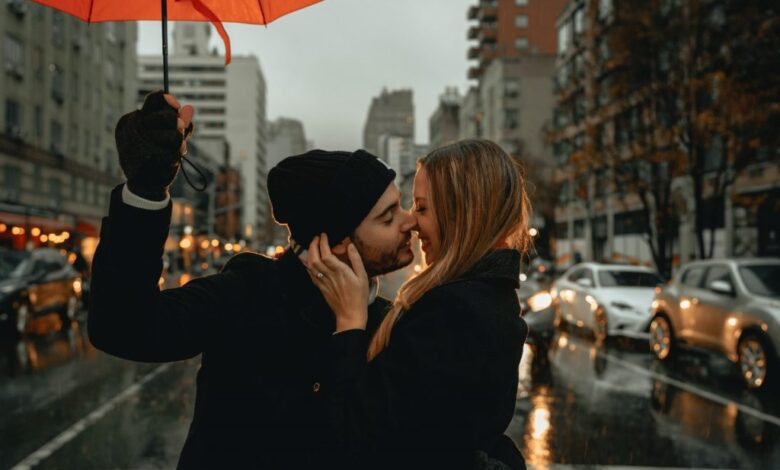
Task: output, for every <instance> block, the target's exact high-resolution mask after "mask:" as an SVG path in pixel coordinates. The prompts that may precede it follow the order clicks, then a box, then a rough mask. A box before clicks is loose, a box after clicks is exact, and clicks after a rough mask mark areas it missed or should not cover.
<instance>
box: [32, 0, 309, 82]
mask: <svg viewBox="0 0 780 470" xmlns="http://www.w3.org/2000/svg"><path fill="white" fill-rule="evenodd" d="M33 1H35V2H36V3H40V4H41V5H45V6H47V7H51V8H54V9H57V10H60V11H62V12H64V13H67V14H69V15H72V16H75V17H76V18H79V19H80V20H82V21H86V22H88V23H97V22H101V21H138V20H162V22H163V61H164V72H165V91H166V92H167V91H168V58H167V56H168V38H167V35H168V29H167V21H168V20H174V21H209V22H211V23H212V24H213V25H214V27H215V28H216V29H217V32H218V33H219V35H220V36H221V37H222V41H223V42H224V43H225V65H227V64H229V63H230V38H229V37H228V35H227V32H225V28H223V27H222V23H223V22H228V23H245V24H268V23H270V22H272V21H274V20H275V19H277V18H279V17H281V16H284V15H286V14H288V13H292V12H294V11H296V10H300V9H301V8H304V7H307V6H309V5H312V4H315V3H318V2H320V1H321V0H33Z"/></svg>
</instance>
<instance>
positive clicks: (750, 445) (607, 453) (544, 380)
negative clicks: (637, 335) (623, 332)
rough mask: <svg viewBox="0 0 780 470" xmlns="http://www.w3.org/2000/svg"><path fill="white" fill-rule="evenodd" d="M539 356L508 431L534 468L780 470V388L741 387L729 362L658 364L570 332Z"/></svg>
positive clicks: (526, 372) (523, 372)
mask: <svg viewBox="0 0 780 470" xmlns="http://www.w3.org/2000/svg"><path fill="white" fill-rule="evenodd" d="M535 353H536V350H535V349H533V348H530V347H529V346H527V347H526V349H525V351H524V358H523V362H521V366H520V370H519V381H518V394H517V398H518V401H517V412H516V416H515V419H514V420H513V422H512V423H511V424H510V427H509V429H508V430H507V433H508V434H509V435H510V436H511V437H512V438H513V439H514V440H515V442H516V443H517V444H518V446H519V447H520V448H521V450H522V452H523V454H524V456H525V458H526V461H527V463H528V465H529V466H532V467H537V468H545V467H549V466H552V465H555V464H574V465H646V466H647V465H649V466H669V467H672V466H694V467H695V466H699V467H719V468H780V466H779V464H778V462H780V442H779V435H780V426H778V425H777V423H780V416H779V414H778V405H779V404H778V403H777V402H778V400H777V399H776V397H777V395H776V391H767V392H765V393H755V392H751V391H748V390H745V389H744V388H741V387H740V382H739V381H738V380H731V379H730V377H732V372H733V371H732V370H730V369H729V366H728V365H724V364H722V363H720V362H718V361H712V362H710V361H707V360H698V359H694V360H683V361H681V362H679V363H676V364H672V365H670V364H660V363H657V362H655V361H654V360H653V359H652V357H651V356H650V354H649V353H648V352H647V350H646V346H645V345H644V344H636V343H631V342H629V341H623V340H620V341H612V342H609V343H608V344H607V345H606V346H596V345H594V344H593V342H592V341H590V340H587V339H583V338H581V337H579V336H578V335H575V334H571V333H568V332H558V333H556V335H555V336H554V337H553V339H552V341H551V344H550V346H549V349H548V354H547V357H546V358H539V357H534V354H535ZM544 359H546V360H544ZM737 379H738V377H737Z"/></svg>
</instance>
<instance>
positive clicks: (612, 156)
mask: <svg viewBox="0 0 780 470" xmlns="http://www.w3.org/2000/svg"><path fill="white" fill-rule="evenodd" d="M671 4H672V3H669V5H671ZM709 6H710V7H717V2H710V4H709ZM619 8H621V3H620V2H619V1H614V2H613V1H611V0H572V1H570V2H569V4H568V5H567V6H566V8H565V10H564V11H563V12H562V14H561V15H560V17H559V19H558V22H557V30H558V45H559V47H558V55H557V60H556V66H555V68H556V71H555V91H556V109H555V112H554V116H553V121H552V130H553V132H552V135H553V138H552V145H553V153H554V159H555V162H556V171H555V177H554V179H555V182H556V187H557V188H559V194H558V197H557V203H556V207H555V222H556V229H555V241H554V251H555V255H556V264H557V265H558V266H559V267H565V266H568V265H571V264H572V263H574V262H576V261H578V260H595V261H610V262H626V263H632V264H644V265H648V266H654V267H656V268H657V269H659V270H662V271H665V270H666V269H665V268H664V269H662V267H659V266H656V263H655V259H654V256H653V250H654V249H655V250H656V251H657V250H658V247H657V245H656V247H653V246H652V245H651V243H657V241H656V240H657V238H655V237H656V236H657V233H658V230H660V228H659V227H658V226H657V225H654V224H653V223H651V222H650V221H654V220H658V219H657V217H658V216H659V214H658V212H660V209H656V207H658V205H659V204H662V203H664V201H659V200H657V199H656V195H655V194H653V193H651V192H645V194H644V195H642V194H640V192H639V190H638V189H636V188H637V187H640V186H641V187H647V186H646V185H642V184H636V183H634V184H633V185H631V184H627V183H626V182H625V181H624V179H622V178H621V175H622V174H623V173H626V172H627V171H626V167H628V168H629V169H631V173H632V174H634V175H635V176H634V178H636V179H638V180H639V181H643V182H645V183H649V182H650V181H653V180H654V179H655V178H667V179H668V180H669V194H668V195H667V196H666V198H667V203H668V209H667V210H668V213H670V214H671V216H670V217H669V218H668V219H667V221H668V228H667V227H663V229H666V230H669V236H668V237H667V239H666V245H665V246H664V249H665V250H667V251H666V253H667V256H668V257H669V259H670V263H671V271H674V270H675V269H676V268H677V267H679V266H680V265H681V264H682V263H685V262H687V261H689V260H692V259H697V258H701V257H706V256H708V255H702V253H700V252H699V249H698V248H697V243H696V240H695V237H696V235H695V225H694V221H695V218H696V217H697V212H700V213H701V214H704V216H703V217H704V218H705V220H704V227H705V230H704V231H703V239H704V243H705V245H710V242H712V246H713V250H712V253H710V254H709V256H713V257H723V256H766V255H772V256H777V255H780V242H778V240H780V223H778V222H777V218H776V217H767V214H770V213H777V211H778V208H780V161H779V160H780V159H778V158H777V156H775V157H774V158H772V154H773V153H775V152H767V156H766V157H765V158H759V159H757V160H756V163H755V164H752V165H750V166H749V167H748V168H747V169H746V170H745V171H743V172H741V173H740V174H739V175H737V177H736V178H735V180H734V183H733V184H731V185H730V186H728V188H727V189H726V191H725V193H724V194H723V197H722V198H720V199H719V198H718V197H717V194H716V193H715V192H714V188H715V186H716V185H715V177H716V175H715V174H716V171H714V169H715V168H716V167H717V166H718V164H717V163H715V162H716V161H717V160H718V159H719V158H720V157H719V155H718V154H719V153H720V152H719V149H718V148H716V146H712V147H710V148H708V149H707V151H706V152H704V153H703V154H702V161H701V162H700V163H699V164H700V165H701V167H700V169H701V171H702V172H703V174H704V176H703V189H702V191H701V195H702V197H703V204H702V205H701V206H700V207H697V205H696V203H695V199H694V182H693V180H692V178H691V176H690V175H685V174H676V175H672V173H671V172H670V171H669V172H667V168H668V165H667V166H663V165H662V164H658V163H653V161H652V160H651V158H650V156H649V155H645V154H644V153H642V152H648V150H647V149H648V148H649V149H650V151H655V152H656V153H655V155H656V157H654V158H658V157H657V155H660V154H661V153H660V152H669V151H672V150H676V151H679V152H681V153H684V152H687V150H686V149H685V148H684V147H682V146H681V145H680V143H679V142H678V141H675V140H674V139H667V138H665V137H663V134H661V133H659V131H658V129H659V128H660V126H659V125H658V123H659V122H662V121H658V119H661V117H663V116H664V114H663V113H661V112H657V111H656V110H657V109H659V108H658V105H657V104H655V105H649V104H648V103H647V102H646V101H644V100H643V99H641V98H637V96H643V95H642V94H641V93H637V94H635V95H631V96H629V95H627V94H616V93H615V92H614V91H612V88H611V87H612V86H614V85H612V84H611V82H613V81H614V77H615V70H616V64H617V62H616V60H615V55H616V54H615V51H614V50H612V45H613V44H614V41H612V40H611V39H610V34H611V31H613V30H614V28H615V25H616V22H617V21H619V19H620V16H619V14H618V13H619V12H620V10H619ZM671 50H673V51H678V52H677V53H678V54H681V57H680V58H679V60H684V53H683V52H681V51H683V50H684V48H683V47H682V46H681V45H679V44H677V45H673V47H672V48H671ZM660 64H661V65H662V66H663V64H664V62H660ZM650 96H654V95H652V94H651V95H650ZM654 119H655V121H654ZM654 123H655V124H654ZM659 136H660V137H659ZM648 142H651V143H653V145H654V146H655V147H654V148H651V147H649V144H648ZM659 149H660V150H659ZM720 150H722V149H720ZM637 152H640V153H637ZM632 160H633V161H632ZM643 160H644V161H643ZM683 161H685V160H683ZM654 168H655V169H654ZM658 170H663V171H664V172H663V173H657V171H658ZM659 175H670V176H659ZM648 233H650V235H648ZM663 274H666V275H668V274H669V272H663Z"/></svg>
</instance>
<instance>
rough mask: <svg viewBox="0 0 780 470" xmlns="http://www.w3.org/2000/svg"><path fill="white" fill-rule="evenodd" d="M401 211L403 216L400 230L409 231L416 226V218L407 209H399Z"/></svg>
mask: <svg viewBox="0 0 780 470" xmlns="http://www.w3.org/2000/svg"><path fill="white" fill-rule="evenodd" d="M401 212H403V217H404V221H403V224H402V225H401V230H402V231H403V232H409V231H411V230H414V229H415V228H417V218H415V217H414V215H412V213H411V212H407V211H401Z"/></svg>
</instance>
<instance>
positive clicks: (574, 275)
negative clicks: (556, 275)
mask: <svg viewBox="0 0 780 470" xmlns="http://www.w3.org/2000/svg"><path fill="white" fill-rule="evenodd" d="M583 273H585V269H578V270H576V271H574V272H573V273H571V274H569V277H567V279H568V280H570V281H571V282H577V279H579V278H581V277H582V275H583Z"/></svg>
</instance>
